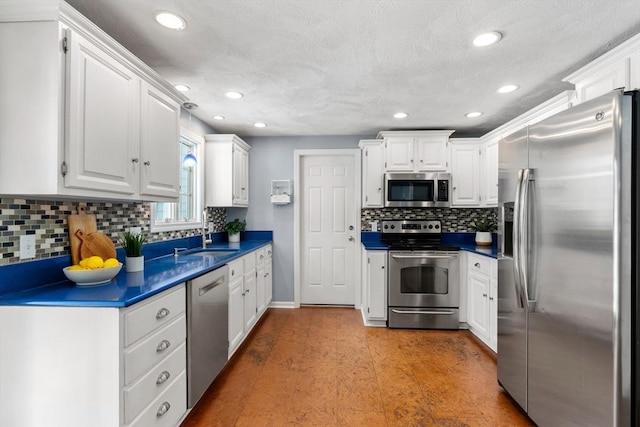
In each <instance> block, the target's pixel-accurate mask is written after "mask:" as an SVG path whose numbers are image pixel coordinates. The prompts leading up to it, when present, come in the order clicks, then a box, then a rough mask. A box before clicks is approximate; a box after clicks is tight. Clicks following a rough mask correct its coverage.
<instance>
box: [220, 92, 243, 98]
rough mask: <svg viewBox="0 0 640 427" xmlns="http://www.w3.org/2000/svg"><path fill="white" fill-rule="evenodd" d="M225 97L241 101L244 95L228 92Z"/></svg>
mask: <svg viewBox="0 0 640 427" xmlns="http://www.w3.org/2000/svg"><path fill="white" fill-rule="evenodd" d="M224 96H226V97H227V98H231V99H240V98H242V97H243V96H244V95H243V94H241V93H240V92H233V91H231V92H227V93H225V94H224Z"/></svg>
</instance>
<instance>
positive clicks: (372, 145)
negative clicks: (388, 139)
mask: <svg viewBox="0 0 640 427" xmlns="http://www.w3.org/2000/svg"><path fill="white" fill-rule="evenodd" d="M358 146H359V147H360V149H361V150H362V207H363V208H381V207H383V206H384V197H383V196H384V191H383V188H382V187H383V185H384V182H383V177H384V144H383V143H382V140H381V139H363V140H361V141H360V143H359V144H358Z"/></svg>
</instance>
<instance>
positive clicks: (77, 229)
mask: <svg viewBox="0 0 640 427" xmlns="http://www.w3.org/2000/svg"><path fill="white" fill-rule="evenodd" d="M67 222H68V224H69V241H70V243H71V262H72V263H73V264H78V263H79V262H80V260H82V259H84V258H88V257H90V256H93V255H97V256H99V257H101V258H102V259H103V260H104V259H108V258H115V257H116V246H115V245H114V244H113V242H112V241H111V239H110V238H109V237H108V236H106V235H104V234H102V233H100V232H98V227H97V225H96V216H95V215H92V214H87V206H86V205H84V204H79V205H78V213H77V214H76V215H69V216H68V218H67Z"/></svg>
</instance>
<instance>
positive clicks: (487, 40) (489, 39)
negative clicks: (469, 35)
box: [473, 31, 502, 47]
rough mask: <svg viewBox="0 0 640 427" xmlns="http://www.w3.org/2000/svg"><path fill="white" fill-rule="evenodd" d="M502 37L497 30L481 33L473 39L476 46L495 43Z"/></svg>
mask: <svg viewBox="0 0 640 427" xmlns="http://www.w3.org/2000/svg"><path fill="white" fill-rule="evenodd" d="M501 38H502V34H500V33H499V32H497V31H490V32H488V33H484V34H480V35H479V36H478V37H476V38H475V39H473V45H474V46H478V47H481V46H489V45H490V44H494V43H496V42H498V41H500V39H501Z"/></svg>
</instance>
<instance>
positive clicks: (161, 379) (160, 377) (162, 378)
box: [156, 371, 171, 385]
mask: <svg viewBox="0 0 640 427" xmlns="http://www.w3.org/2000/svg"><path fill="white" fill-rule="evenodd" d="M170 376H171V374H170V373H169V372H167V371H162V373H161V374H160V375H158V379H157V380H156V384H157V385H160V384H164V383H165V382H166V381H167V380H168V379H169V377H170Z"/></svg>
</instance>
